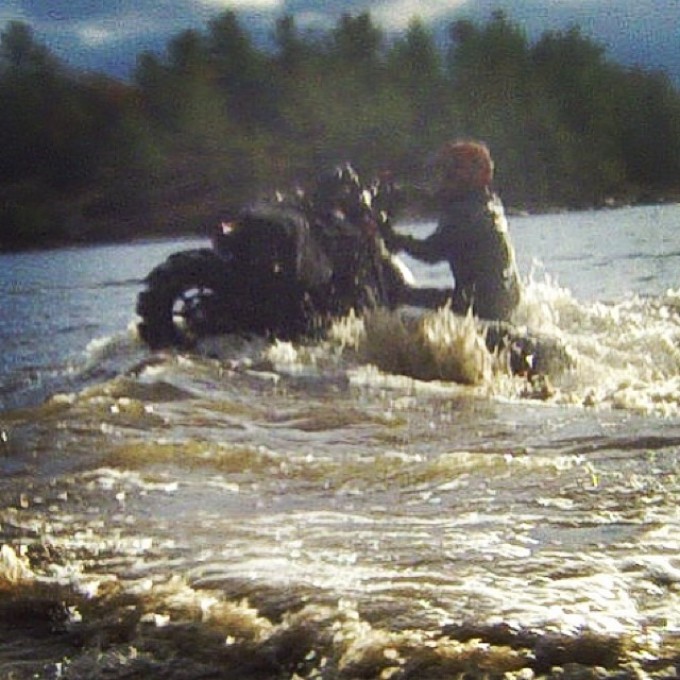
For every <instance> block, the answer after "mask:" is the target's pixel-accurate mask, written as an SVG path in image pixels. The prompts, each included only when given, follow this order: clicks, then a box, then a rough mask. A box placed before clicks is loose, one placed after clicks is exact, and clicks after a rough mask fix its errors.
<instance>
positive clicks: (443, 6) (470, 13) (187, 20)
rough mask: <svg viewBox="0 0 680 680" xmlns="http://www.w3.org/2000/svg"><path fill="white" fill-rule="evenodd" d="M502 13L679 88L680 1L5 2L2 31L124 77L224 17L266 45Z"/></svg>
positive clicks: (439, 30)
mask: <svg viewBox="0 0 680 680" xmlns="http://www.w3.org/2000/svg"><path fill="white" fill-rule="evenodd" d="M495 9H502V10H504V11H505V12H506V14H507V15H508V17H509V19H510V20H511V21H513V22H514V23H516V24H519V25H520V26H522V27H523V28H524V29H525V30H526V33H527V35H528V36H529V38H530V39H535V38H537V37H538V36H540V35H541V34H542V33H543V32H544V31H546V30H563V29H566V28H569V27H570V26H572V25H578V26H580V27H581V29H582V31H583V33H584V34H585V35H587V36H588V37H590V38H593V39H594V40H596V41H597V42H599V43H600V44H601V45H603V47H605V48H606V50H607V56H608V57H610V58H611V59H613V60H614V61H617V62H619V63H622V64H625V65H631V66H642V67H645V68H653V69H662V70H665V71H666V72H667V73H668V74H669V76H670V77H671V78H672V79H673V80H674V82H675V83H677V84H678V86H680V0H0V30H2V28H3V27H4V25H5V24H6V22H7V21H11V20H19V21H23V22H25V23H27V24H29V25H30V26H32V28H33V30H34V33H35V36H36V38H37V39H38V40H39V41H40V42H42V43H44V44H46V45H47V46H48V47H49V48H50V49H51V50H52V51H53V52H54V53H55V54H56V55H57V56H59V57H60V58H62V59H64V60H65V61H67V62H68V63H70V64H72V65H74V66H77V67H80V68H85V69H91V70H96V71H105V72H107V73H110V74H112V75H115V76H118V77H127V76H128V75H129V74H130V73H131V71H132V69H133V67H134V63H135V59H136V56H137V55H138V54H139V53H140V52H142V51H143V50H155V51H162V50H163V48H164V47H165V46H166V44H167V42H168V39H169V38H171V37H172V36H174V35H176V34H177V33H178V32H180V31H182V30H184V29H187V28H197V29H201V30H202V29H204V28H205V26H206V24H207V22H208V21H209V20H210V18H211V17H213V16H215V15H217V14H219V13H220V12H223V11H225V10H234V11H235V12H236V13H237V15H238V17H239V19H240V20H241V22H242V25H243V26H244V28H246V29H247V30H248V31H249V32H250V33H251V34H252V35H253V38H254V39H255V40H256V41H258V43H259V44H261V45H264V44H266V43H267V41H268V40H269V38H270V36H271V34H272V31H273V28H274V22H275V20H276V18H278V17H280V16H282V15H283V14H288V15H291V16H294V17H295V19H296V22H297V25H298V26H299V27H300V29H303V30H304V29H312V30H324V29H328V28H331V27H333V26H334V25H335V23H336V21H337V19H338V18H339V17H340V16H341V15H342V14H343V13H350V14H356V13H358V12H361V11H366V10H368V11H370V12H371V16H372V17H373V19H374V20H375V22H376V23H377V24H378V25H380V26H381V27H382V28H383V29H384V30H385V32H386V33H387V34H388V35H392V34H398V33H399V32H400V31H403V30H404V29H405V28H406V27H407V25H408V23H409V21H410V20H411V19H413V18H414V17H419V18H420V19H421V20H422V21H423V22H425V24H426V25H428V26H429V27H430V28H431V29H432V31H433V32H434V33H435V34H439V35H442V36H443V35H444V34H445V31H446V27H447V26H448V25H449V24H450V22H451V21H453V20H455V19H459V18H468V19H473V20H479V21H482V22H483V21H486V20H487V19H488V18H489V17H490V16H491V13H492V12H493V11H494V10H495Z"/></svg>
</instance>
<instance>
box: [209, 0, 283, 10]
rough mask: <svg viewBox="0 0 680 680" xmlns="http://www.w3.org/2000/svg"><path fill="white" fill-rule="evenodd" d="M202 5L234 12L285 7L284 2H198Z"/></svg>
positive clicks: (214, 0)
mask: <svg viewBox="0 0 680 680" xmlns="http://www.w3.org/2000/svg"><path fill="white" fill-rule="evenodd" d="M198 1H199V2H200V3H201V4H202V5H209V6H211V7H217V8H222V9H233V10H236V11H238V10H244V9H245V10H258V9H265V10H277V9H281V8H282V7H283V0H198Z"/></svg>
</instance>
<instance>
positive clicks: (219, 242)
mask: <svg viewBox="0 0 680 680" xmlns="http://www.w3.org/2000/svg"><path fill="white" fill-rule="evenodd" d="M352 173H353V171H352V170H351V168H349V167H346V168H343V169H340V170H338V171H336V173H335V175H334V176H332V177H331V178H330V181H327V182H326V185H323V184H321V183H320V186H321V189H317V192H316V194H315V195H314V196H313V200H306V199H304V200H303V199H302V198H300V197H296V198H295V199H294V200H293V199H284V198H281V197H278V198H276V199H274V200H271V201H269V202H264V203H261V204H259V205H255V206H254V207H249V208H247V209H245V210H243V211H241V212H240V213H239V214H238V215H237V216H236V217H235V218H234V219H227V220H224V221H222V222H221V223H220V224H219V225H218V227H217V228H216V230H215V232H214V234H213V237H212V246H213V247H212V249H211V248H200V249H195V250H187V251H183V252H179V253H175V254H173V255H171V256H170V257H169V258H168V259H167V260H166V261H165V262H163V263H162V264H161V265H159V266H157V267H156V268H155V269H153V271H152V272H151V273H150V274H149V275H148V276H147V277H146V279H145V283H146V287H145V289H144V290H143V291H142V292H141V293H140V294H139V297H138V300H137V313H138V314H139V316H140V317H141V321H140V323H139V325H138V330H139V335H140V337H141V338H142V340H143V341H144V342H146V343H147V344H148V345H149V346H150V347H151V348H153V349H156V348H161V347H167V346H179V347H191V346H192V345H194V344H195V343H196V341H197V340H199V339H200V338H202V337H204V336H207V335H214V334H221V333H252V334H258V335H271V336H276V337H278V338H280V339H296V338H299V337H302V336H305V335H317V334H319V333H320V332H322V331H323V329H324V328H326V327H327V326H328V323H329V322H330V320H332V319H333V318H337V317H339V316H343V315H345V314H347V313H348V312H349V311H350V309H354V310H355V311H356V312H357V313H359V314H360V313H361V312H362V311H363V310H364V309H366V308H368V307H375V306H386V307H394V306H396V304H398V302H399V301H400V298H401V296H400V291H404V290H406V289H407V288H408V286H407V276H408V274H407V272H406V271H405V267H404V265H403V264H401V263H400V262H398V261H397V260H396V258H395V257H393V256H391V255H390V254H389V253H388V252H387V250H386V249H384V246H383V245H382V243H381V240H380V236H379V232H380V222H381V221H385V220H387V219H389V217H388V214H387V212H386V211H384V210H380V209H379V208H378V206H380V205H381V198H380V193H381V191H382V188H381V187H379V185H378V184H377V183H376V184H374V185H373V186H372V187H371V188H370V189H363V188H362V187H361V186H360V185H359V184H358V178H357V177H356V175H355V174H352ZM382 203H384V201H382ZM420 294H421V295H426V294H427V293H420ZM433 295H434V296H435V297H436V298H437V300H442V301H443V294H442V292H441V291H436V292H435V293H433Z"/></svg>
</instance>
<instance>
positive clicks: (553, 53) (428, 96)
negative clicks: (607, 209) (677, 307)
mask: <svg viewBox="0 0 680 680" xmlns="http://www.w3.org/2000/svg"><path fill="white" fill-rule="evenodd" d="M273 38H274V48H273V49H261V48H258V47H257V46H256V44H255V42H254V40H253V39H252V37H251V36H250V35H249V34H248V32H247V31H246V30H245V29H244V27H243V26H242V25H241V24H240V23H239V20H238V17H237V15H236V14H235V13H234V12H231V11H227V12H224V13H222V14H220V15H219V16H217V17H216V18H214V19H213V20H212V21H210V22H209V23H208V24H207V25H206V27H205V29H204V30H185V31H182V32H181V33H178V34H177V35H175V36H173V37H172V38H171V39H170V40H169V41H168V44H167V46H166V49H165V51H164V52H163V53H162V54H154V53H150V52H147V53H142V54H140V55H139V56H138V59H137V67H136V69H135V72H134V75H133V77H132V79H131V80H130V81H125V82H124V81H121V80H118V79H114V78H111V77H109V76H106V75H104V74H101V73H91V72H83V71H78V70H74V69H72V68H70V67H68V66H66V65H65V64H64V63H62V62H61V61H60V60H58V59H57V58H56V57H55V56H54V55H53V54H52V53H51V52H50V51H49V50H48V49H47V48H46V47H45V46H43V45H41V44H40V43H39V42H37V41H36V40H35V37H34V35H33V33H32V31H31V29H30V27H28V26H27V25H26V24H24V23H22V22H10V23H9V24H7V25H6V27H5V29H4V31H3V32H2V33H1V35H0V101H2V106H1V107H0V148H1V149H2V154H0V247H14V246H22V245H43V244H50V243H61V242H68V241H74V240H84V241H88V240H101V239H118V238H130V237H134V236H139V235H145V234H150V233H156V234H163V233H165V234H170V233H178V232H187V231H190V230H194V231H195V230H196V229H199V228H200V227H201V226H203V225H206V224H207V223H209V222H210V221H211V220H214V219H216V218H217V217H218V216H219V215H220V214H221V213H222V212H228V211H229V210H232V209H234V208H235V207H237V206H239V205H243V204H244V203H245V202H247V201H249V200H252V199H253V197H255V196H256V195H257V194H259V193H261V192H263V191H265V190H267V189H273V188H285V187H288V186H290V185H293V184H296V183H301V184H303V185H304V184H305V183H306V182H311V181H313V179H314V177H315V176H316V175H318V173H319V172H322V171H323V170H324V169H328V168H329V167H332V166H333V165H334V164H336V163H339V162H344V161H350V162H352V163H353V164H354V165H355V167H357V169H358V170H359V171H360V172H361V173H362V174H364V175H373V174H375V173H378V172H383V171H389V172H390V173H391V174H392V175H393V176H394V177H395V178H397V179H398V180H400V181H403V182H404V183H406V184H408V185H413V186H417V185H418V184H419V183H420V182H421V181H422V177H423V167H424V166H425V165H426V162H427V159H428V157H429V156H430V155H431V154H432V152H433V151H434V150H436V149H437V147H438V146H439V145H440V144H441V143H442V142H443V141H445V140H448V139H452V138H457V137H461V138H476V139H482V140H484V141H486V142H487V143H488V144H489V146H490V148H491V150H492V153H493V155H494V157H495V159H496V162H497V179H496V184H497V187H498V189H499V190H500V192H501V193H502V195H503V197H504V199H505V201H506V203H507V204H508V205H510V206H514V207H517V208H527V209H545V208H548V207H556V206H559V207H585V206H593V205H602V204H604V203H605V202H607V201H608V200H610V199H616V200H658V199H660V198H663V197H664V196H674V195H675V196H677V193H678V189H680V186H679V184H680V92H679V91H678V89H677V88H675V87H674V86H673V84H672V83H671V81H670V80H669V78H668V77H667V76H666V75H665V74H664V73H662V72H655V71H644V70H641V69H630V68H625V67H623V66H621V65H619V64H617V63H614V62H612V61H611V60H609V59H608V58H607V57H606V56H605V52H604V49H603V48H602V47H601V46H600V45H599V44H597V43H596V42H593V41H592V40H590V39H589V38H587V37H585V36H584V35H583V34H582V33H581V31H580V30H579V29H578V28H577V27H574V28H571V29H569V30H566V31H559V32H554V31H551V32H546V33H544V34H543V35H542V36H541V37H540V38H539V39H538V40H536V41H534V42H530V41H529V39H528V38H527V36H526V35H525V33H524V32H523V31H522V29H521V28H520V27H519V26H518V25H516V24H515V23H513V22H512V21H511V20H509V19H508V17H507V16H506V15H504V14H503V13H500V12H497V13H494V14H493V15H492V16H491V17H490V18H489V20H488V21H486V22H484V23H473V22H471V21H467V20H464V21H456V22H454V23H453V24H452V25H451V26H450V29H449V34H448V41H447V43H446V44H445V45H441V44H438V43H437V42H436V41H435V38H434V36H433V34H432V33H431V32H430V31H429V30H428V29H427V27H426V26H425V25H424V24H423V23H421V22H420V21H418V20H417V19H414V20H413V21H412V22H411V24H410V26H409V28H408V30H406V31H405V32H404V33H403V34H402V35H401V36H399V37H397V38H395V39H392V40H388V39H387V37H386V35H385V34H384V33H383V31H382V30H381V29H380V28H379V27H378V26H377V25H376V24H375V23H374V22H373V20H372V18H371V15H370V13H361V14H358V15H354V16H353V15H349V14H347V15H344V16H343V17H342V18H341V19H340V20H339V21H338V22H337V24H336V25H335V27H334V28H333V29H332V30H330V31H328V32H325V33H323V34H319V33H316V34H314V33H310V32H304V31H302V30H300V29H299V27H298V26H297V24H296V22H295V20H294V19H293V18H292V17H290V16H284V17H281V18H280V19H279V20H278V21H277V22H276V25H275V28H274V35H273ZM418 198H419V192H413V193H412V194H411V202H412V205H410V206H409V207H410V209H412V210H413V211H415V212H417V213H421V214H422V213H424V212H426V211H427V204H426V202H422V201H421V202H420V203H419V201H418Z"/></svg>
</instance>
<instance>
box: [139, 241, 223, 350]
mask: <svg viewBox="0 0 680 680" xmlns="http://www.w3.org/2000/svg"><path fill="white" fill-rule="evenodd" d="M227 275H228V270H227V267H226V265H225V263H224V261H223V260H221V259H220V258H219V257H218V256H217V255H215V253H213V251H211V250H209V249H207V248H202V249H198V250H188V251H184V252H181V253H176V254H174V255H171V256H170V257H169V258H168V259H167V260H166V261H165V262H164V263H163V264H161V265H159V266H158V267H156V268H155V269H154V270H153V271H152V272H151V273H150V274H149V276H147V278H146V285H147V287H146V289H145V290H143V291H142V292H141V293H140V294H139V296H138V298H137V314H139V316H140V317H141V322H140V323H139V325H138V327H137V328H138V331H139V335H140V337H141V338H142V340H143V341H144V342H145V343H146V344H147V345H149V346H150V347H151V348H152V349H159V348H161V347H170V346H178V347H191V346H192V345H194V344H195V343H196V341H197V340H198V339H200V338H202V337H204V336H206V335H211V334H214V333H218V332H222V331H224V330H225V328H226V324H227V323H228V319H227V318H226V316H228V315H227V314H226V305H225V297H226V296H225V292H224V291H225V290H226V284H227V281H226V280H227Z"/></svg>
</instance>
